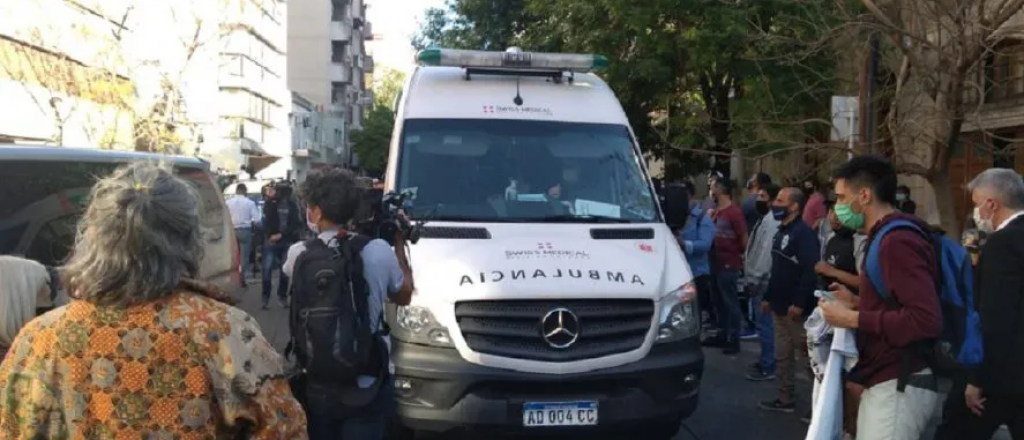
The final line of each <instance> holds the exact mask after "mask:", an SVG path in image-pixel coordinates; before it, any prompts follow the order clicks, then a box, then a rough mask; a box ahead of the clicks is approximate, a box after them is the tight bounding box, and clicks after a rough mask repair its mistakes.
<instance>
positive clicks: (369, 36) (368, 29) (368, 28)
mask: <svg viewBox="0 0 1024 440" xmlns="http://www.w3.org/2000/svg"><path fill="white" fill-rule="evenodd" d="M363 40H366V41H373V23H370V22H366V24H364V25H363Z"/></svg>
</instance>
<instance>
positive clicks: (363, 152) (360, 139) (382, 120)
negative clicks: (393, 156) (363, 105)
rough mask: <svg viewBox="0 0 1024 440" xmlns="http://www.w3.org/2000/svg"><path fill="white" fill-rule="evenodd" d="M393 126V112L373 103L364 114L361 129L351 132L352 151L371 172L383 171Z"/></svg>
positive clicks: (386, 161)
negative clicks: (364, 119) (364, 118)
mask: <svg viewBox="0 0 1024 440" xmlns="http://www.w3.org/2000/svg"><path fill="white" fill-rule="evenodd" d="M394 128H395V114H394V112H392V111H391V109H390V108H388V107H386V106H383V105H375V106H373V108H371V109H370V111H369V113H368V114H367V115H366V121H365V122H363V129H362V130H358V131H353V132H352V152H354V153H356V155H358V156H359V163H360V165H361V166H362V167H363V168H364V169H366V170H367V171H370V172H372V173H381V172H383V171H384V168H385V167H386V166H387V163H388V147H389V146H390V144H391V132H392V131H393V130H394Z"/></svg>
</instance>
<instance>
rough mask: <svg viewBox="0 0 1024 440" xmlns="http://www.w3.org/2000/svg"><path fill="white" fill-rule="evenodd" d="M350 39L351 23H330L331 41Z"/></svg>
mask: <svg viewBox="0 0 1024 440" xmlns="http://www.w3.org/2000/svg"><path fill="white" fill-rule="evenodd" d="M351 39H352V23H351V22H348V21H332V22H331V41H350V40H351Z"/></svg>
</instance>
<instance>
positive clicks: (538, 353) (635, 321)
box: [455, 299, 654, 362]
mask: <svg viewBox="0 0 1024 440" xmlns="http://www.w3.org/2000/svg"><path fill="white" fill-rule="evenodd" d="M559 314H562V315H563V324H564V327H566V328H567V329H568V330H570V333H575V334H577V335H578V336H577V337H576V338H575V339H573V338H572V337H571V335H569V334H558V335H553V336H549V337H548V338H545V335H544V333H545V332H544V331H543V321H544V320H545V317H548V320H549V321H548V330H549V331H548V332H547V333H551V330H553V328H552V327H551V325H552V324H555V320H557V319H558V315H559ZM653 314H654V302H653V301H651V300H645V299H595V300H589V299H588V300H502V301H463V302H459V303H457V304H456V305H455V318H456V320H457V321H458V323H459V329H460V330H461V331H462V336H463V338H465V340H466V344H468V345H469V348H470V349H472V350H473V351H475V352H477V353H482V354H489V355H494V356H502V357H508V358H515V359H528V360H537V361H548V362H569V361H578V360H583V359H593V358H599V357H604V356H609V355H613V354H618V353H626V352H629V351H633V350H636V349H637V348H640V346H641V345H643V343H644V339H645V338H646V337H647V334H648V332H649V331H650V329H651V322H652V320H653ZM549 315H550V316H549ZM573 320H575V321H573ZM573 322H576V323H578V325H577V326H576V327H573ZM570 341H571V343H569V344H566V343H567V342H570ZM559 346H564V347H561V348H559Z"/></svg>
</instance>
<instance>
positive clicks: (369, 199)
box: [355, 188, 423, 246]
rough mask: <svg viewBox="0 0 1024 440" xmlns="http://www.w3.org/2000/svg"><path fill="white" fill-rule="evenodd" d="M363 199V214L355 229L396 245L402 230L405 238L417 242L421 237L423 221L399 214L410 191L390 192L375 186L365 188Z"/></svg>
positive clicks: (413, 242) (412, 242) (410, 241)
mask: <svg viewBox="0 0 1024 440" xmlns="http://www.w3.org/2000/svg"><path fill="white" fill-rule="evenodd" d="M363 191H364V192H363V201H362V206H361V208H362V209H361V212H362V215H360V216H359V218H360V220H358V221H356V224H355V231H356V232H358V233H360V234H363V235H366V236H369V237H374V238H380V239H382V240H384V241H386V242H388V244H390V245H392V246H394V245H395V241H396V238H397V236H398V232H399V231H401V232H402V235H404V236H405V240H406V241H407V242H409V243H411V244H416V242H417V241H419V239H420V230H421V229H422V227H423V223H422V222H409V220H408V219H407V218H405V217H404V216H402V215H399V213H398V211H399V210H400V209H402V207H403V206H405V201H406V198H408V197H410V196H411V194H409V193H394V192H391V193H388V194H384V191H383V190H380V189H375V188H366V189H364V190H363Z"/></svg>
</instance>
